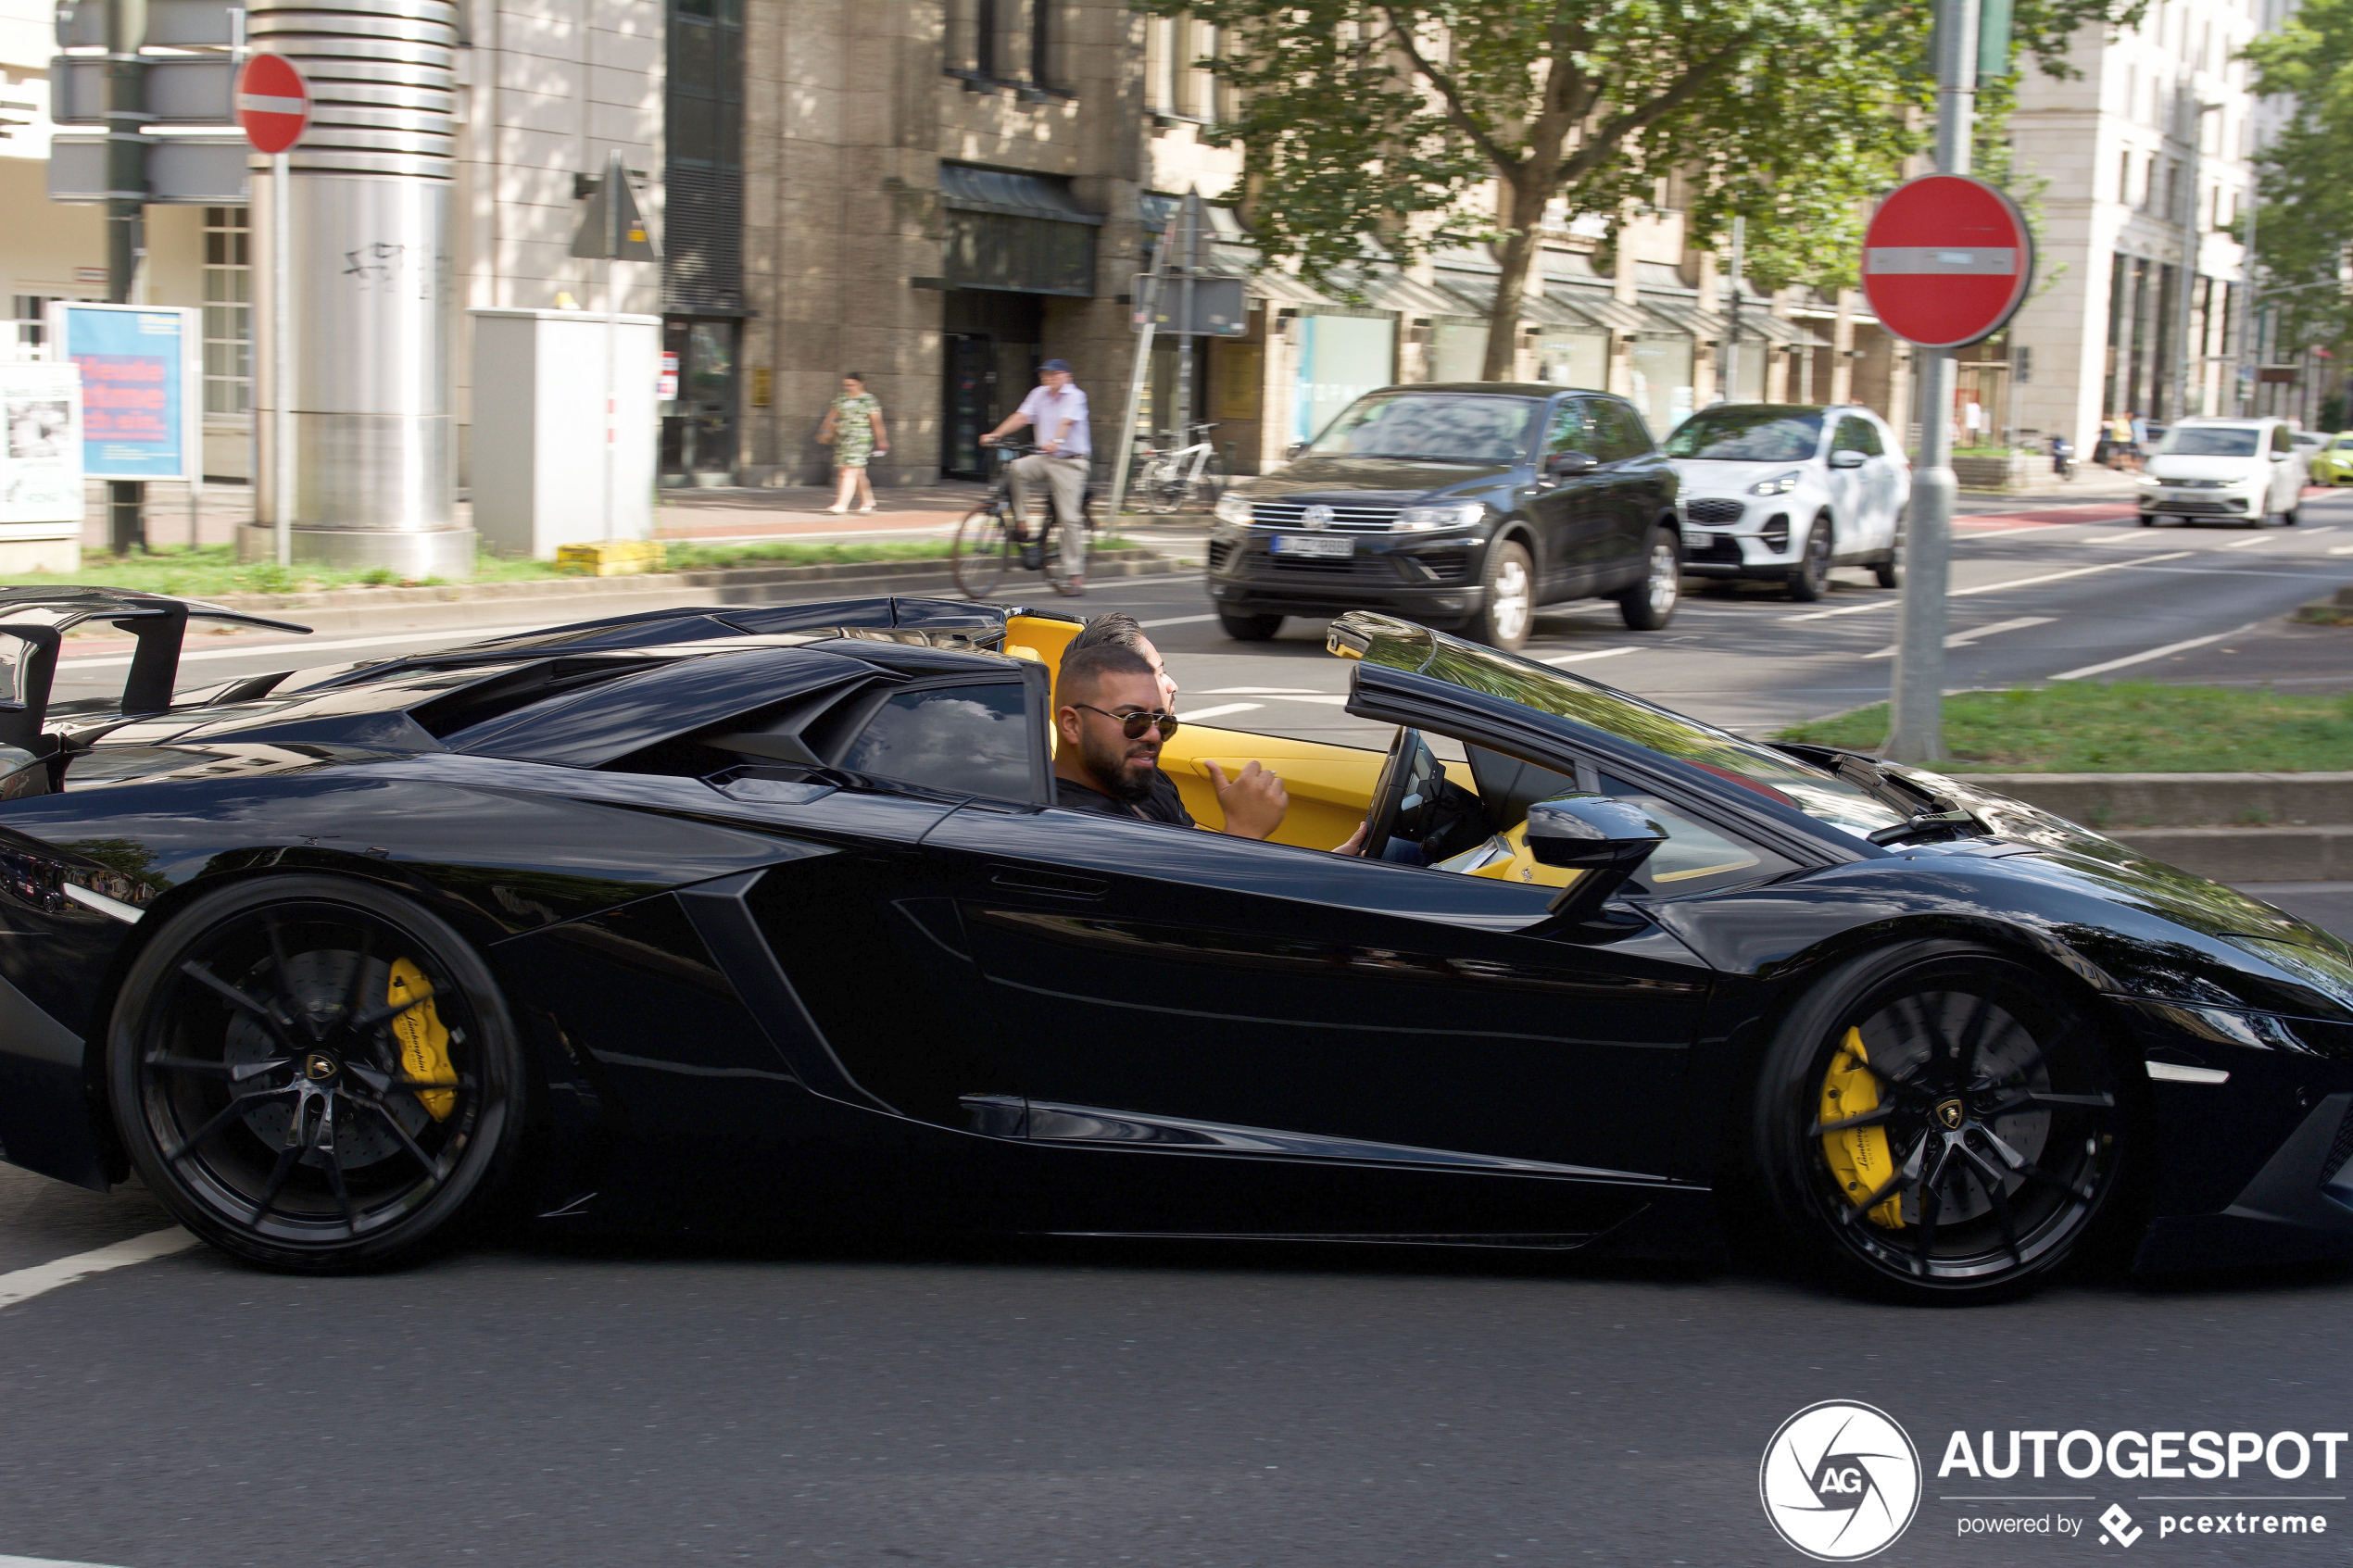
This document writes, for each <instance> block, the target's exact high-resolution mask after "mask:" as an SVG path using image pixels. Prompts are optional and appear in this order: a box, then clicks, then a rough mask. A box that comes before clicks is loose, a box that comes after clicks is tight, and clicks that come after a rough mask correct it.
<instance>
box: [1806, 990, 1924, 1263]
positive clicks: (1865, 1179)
mask: <svg viewBox="0 0 2353 1568" xmlns="http://www.w3.org/2000/svg"><path fill="white" fill-rule="evenodd" d="M1869 1060H1870V1058H1869V1056H1867V1055H1865V1054H1864V1051H1863V1035H1862V1032H1861V1031H1860V1030H1856V1029H1849V1030H1848V1031H1847V1032H1846V1038H1845V1039H1844V1040H1843V1041H1841V1042H1840V1045H1839V1051H1838V1054H1837V1055H1835V1056H1833V1057H1831V1070H1830V1072H1829V1073H1825V1074H1824V1075H1823V1077H1822V1113H1821V1118H1820V1119H1821V1120H1822V1121H1824V1122H1843V1121H1844V1120H1846V1119H1847V1118H1848V1117H1850V1116H1860V1115H1862V1114H1863V1113H1864V1112H1865V1111H1867V1110H1878V1109H1879V1080H1878V1079H1876V1078H1874V1077H1873V1076H1872V1075H1871V1073H1870V1071H1869V1069H1868V1068H1866V1067H1865V1066H1864V1065H1863V1064H1864V1063H1865V1062H1867V1061H1869ZM1822 1157H1823V1158H1824V1159H1826V1160H1829V1161H1830V1166H1831V1174H1832V1175H1833V1176H1836V1177H1837V1178H1838V1181H1839V1185H1842V1186H1843V1187H1844V1188H1845V1189H1846V1197H1847V1200H1848V1201H1849V1202H1851V1203H1860V1202H1862V1201H1863V1200H1864V1199H1865V1198H1869V1196H1870V1195H1871V1194H1873V1193H1875V1192H1877V1191H1879V1189H1880V1188H1881V1187H1882V1186H1885V1185H1887V1180H1888V1178H1889V1177H1890V1176H1893V1175H1894V1173H1895V1160H1894V1156H1893V1155H1892V1154H1890V1153H1889V1152H1888V1148H1887V1130H1886V1129H1885V1128H1884V1127H1883V1126H1881V1125H1880V1124H1879V1123H1870V1124H1869V1125H1867V1126H1861V1127H1842V1128H1841V1129H1839V1130H1838V1131H1837V1132H1835V1133H1824V1134H1823V1135H1822ZM1869 1219H1870V1222H1871V1223H1873V1224H1875V1225H1878V1226H1881V1228H1883V1229H1886V1230H1892V1231H1893V1230H1901V1229H1903V1228H1904V1195H1903V1194H1902V1193H1895V1194H1894V1195H1892V1196H1890V1197H1889V1198H1886V1199H1885V1200H1884V1201H1882V1202H1881V1203H1880V1204H1879V1206H1878V1207H1876V1208H1874V1209H1873V1210H1871V1212H1870V1215H1869Z"/></svg>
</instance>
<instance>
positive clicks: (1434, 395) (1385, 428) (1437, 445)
mask: <svg viewBox="0 0 2353 1568" xmlns="http://www.w3.org/2000/svg"><path fill="white" fill-rule="evenodd" d="M1536 407H1537V406H1536V405H1535V404H1534V403H1532V402H1530V401H1529V399H1527V398H1524V397H1488V396H1482V395H1479V394H1478V393H1473V392H1391V393H1380V394H1377V395H1373V396H1371V397H1365V398H1360V399H1358V400H1357V401H1356V402H1355V403H1353V404H1352V405H1350V406H1349V408H1347V409H1346V410H1344V411H1343V412H1342V413H1341V414H1340V418H1338V419H1336V420H1333V421H1332V422H1331V423H1330V424H1328V425H1327V426H1326V427H1325V428H1324V433H1323V434H1321V435H1319V436H1317V437H1316V438H1315V441H1314V442H1313V443H1311V444H1310V445H1309V446H1308V448H1307V453H1306V455H1307V456H1310V457H1316V458H1411V459H1417V460H1420V461H1423V462H1434V463H1516V462H1519V461H1521V460H1522V459H1523V458H1525V457H1526V456H1527V452H1528V435H1529V429H1530V427H1532V426H1533V425H1534V424H1535V422H1536Z"/></svg>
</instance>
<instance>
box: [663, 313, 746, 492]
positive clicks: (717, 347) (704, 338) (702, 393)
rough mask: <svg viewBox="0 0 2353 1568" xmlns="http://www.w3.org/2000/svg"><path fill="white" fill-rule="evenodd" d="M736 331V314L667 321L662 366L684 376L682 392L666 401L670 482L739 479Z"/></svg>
mask: <svg viewBox="0 0 2353 1568" xmlns="http://www.w3.org/2000/svg"><path fill="white" fill-rule="evenodd" d="M661 351H662V357H663V358H664V360H665V363H664V364H663V366H662V369H663V370H664V372H665V373H674V374H675V375H676V376H677V378H678V385H677V391H676V395H674V396H673V397H672V398H670V399H669V400H668V401H666V402H664V403H663V404H662V405H661V483H664V484H667V485H686V484H693V485H700V486H704V487H706V488H708V487H711V486H716V485H723V484H733V483H735V482H736V321H735V320H734V319H733V318H721V319H718V320H695V319H692V318H681V317H675V316H673V317H671V318H670V319H668V320H664V321H663V322H662V324H661ZM673 356H674V357H675V359H674V363H675V369H674V371H673V365H672V363H670V361H671V360H672V358H673Z"/></svg>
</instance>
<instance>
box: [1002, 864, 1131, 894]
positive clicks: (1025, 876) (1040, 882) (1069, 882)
mask: <svg viewBox="0 0 2353 1568" xmlns="http://www.w3.org/2000/svg"><path fill="white" fill-rule="evenodd" d="M988 880H989V881H990V882H991V883H993V884H996V885H997V886H999V887H1013V888H1019V889H1020V890H1021V891H1023V892H1025V893H1051V894H1052V895H1054V896H1055V897H1062V898H1100V897H1102V896H1103V895H1104V894H1106V893H1108V892H1110V891H1111V884H1110V883H1108V882H1101V881H1098V880H1096V879H1095V878H1093V877H1091V876H1064V875H1063V874H1062V873H1060V872H1040V871H1032V870H1030V869H1028V868H1027V867H1025V866H991V867H989V868H988Z"/></svg>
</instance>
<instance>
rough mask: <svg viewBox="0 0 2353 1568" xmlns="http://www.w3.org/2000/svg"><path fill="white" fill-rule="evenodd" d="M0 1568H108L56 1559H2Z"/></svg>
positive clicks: (103, 1565) (92, 1563)
mask: <svg viewBox="0 0 2353 1568" xmlns="http://www.w3.org/2000/svg"><path fill="white" fill-rule="evenodd" d="M0 1568H107V1565H106V1564H105V1563H103V1562H62V1561H60V1560H58V1559H57V1558H54V1557H0Z"/></svg>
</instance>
